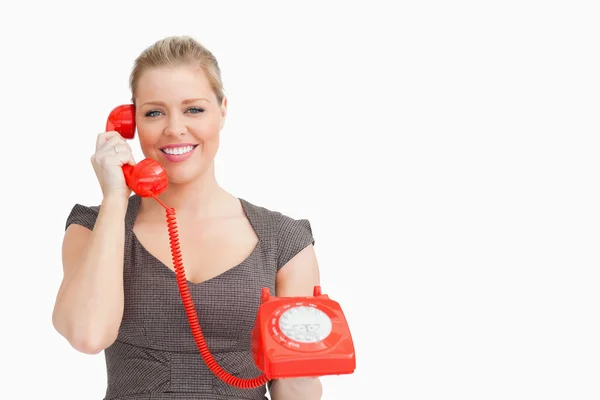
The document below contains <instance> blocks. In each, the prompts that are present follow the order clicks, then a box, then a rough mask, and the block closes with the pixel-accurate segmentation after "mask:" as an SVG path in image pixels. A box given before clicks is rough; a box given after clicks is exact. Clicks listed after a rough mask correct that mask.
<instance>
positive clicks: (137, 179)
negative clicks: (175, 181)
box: [123, 158, 169, 197]
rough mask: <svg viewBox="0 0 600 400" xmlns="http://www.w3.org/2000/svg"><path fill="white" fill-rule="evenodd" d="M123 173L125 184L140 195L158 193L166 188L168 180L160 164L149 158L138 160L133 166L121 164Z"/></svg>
mask: <svg viewBox="0 0 600 400" xmlns="http://www.w3.org/2000/svg"><path fill="white" fill-rule="evenodd" d="M123 173H124V175H125V183H126V184H127V186H128V187H129V188H130V189H131V190H132V191H133V192H134V193H135V194H137V195H139V196H141V197H154V196H158V195H160V194H161V193H162V192H164V191H165V190H166V189H167V186H168V182H169V180H168V177H167V173H166V171H165V170H164V168H163V167H162V165H160V164H159V163H158V162H156V161H154V160H152V159H150V158H146V159H144V160H142V161H140V162H139V163H137V164H136V165H135V166H134V167H132V166H131V165H129V164H125V165H123Z"/></svg>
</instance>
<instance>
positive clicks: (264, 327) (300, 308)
mask: <svg viewBox="0 0 600 400" xmlns="http://www.w3.org/2000/svg"><path fill="white" fill-rule="evenodd" d="M252 355H253V358H254V362H255V363H256V365H257V367H258V368H259V369H260V370H261V371H262V372H263V373H264V374H265V375H266V376H267V377H268V378H269V379H281V378H299V377H316V376H325V375H345V374H352V373H353V372H354V370H355V369H356V358H355V353H354V343H353V341H352V335H351V333H350V329H349V327H348V323H347V322H346V318H345V316H344V313H343V311H342V309H341V307H340V305H339V303H337V302H336V301H334V300H332V299H330V298H329V297H328V296H327V295H325V294H322V293H321V288H320V287H319V286H316V287H315V288H314V296H307V297H275V296H271V295H270V294H269V290H268V289H266V288H265V289H263V293H262V304H261V305H260V307H259V311H258V314H257V318H256V323H255V326H254V329H253V331H252Z"/></svg>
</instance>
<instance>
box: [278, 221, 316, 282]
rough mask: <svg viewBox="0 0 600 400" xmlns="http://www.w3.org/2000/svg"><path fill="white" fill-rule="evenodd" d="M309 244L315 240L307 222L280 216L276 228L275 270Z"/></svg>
mask: <svg viewBox="0 0 600 400" xmlns="http://www.w3.org/2000/svg"><path fill="white" fill-rule="evenodd" d="M311 244H312V245H314V244H315V239H314V238H313V233H312V228H311V226H310V222H309V221H308V220H306V219H294V218H291V217H288V216H286V215H281V217H280V218H279V223H278V227H277V270H278V271H279V269H280V268H281V267H283V266H284V265H285V264H286V263H287V262H288V261H290V260H291V259H292V258H293V257H294V256H295V255H296V254H298V253H299V252H300V251H302V250H303V249H304V248H306V246H308V245H311Z"/></svg>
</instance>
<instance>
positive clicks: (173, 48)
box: [129, 36, 225, 104]
mask: <svg viewBox="0 0 600 400" xmlns="http://www.w3.org/2000/svg"><path fill="white" fill-rule="evenodd" d="M182 65H194V66H199V67H200V68H202V70H203V71H204V73H205V74H206V76H207V77H208V81H209V83H210V86H211V88H212V90H213V92H214V93H215V95H216V96H217V100H218V101H219V104H221V102H222V101H223V98H224V97H225V94H224V89H223V83H222V81H221V69H220V68H219V63H218V62H217V59H216V58H215V56H214V55H213V54H212V53H211V52H210V51H209V50H208V49H207V48H206V47H204V46H202V45H201V44H200V43H199V42H198V41H196V40H195V39H193V38H191V37H189V36H169V37H166V38H164V39H161V40H159V41H157V42H156V43H154V44H153V45H151V46H150V47H148V48H146V49H145V50H144V51H143V52H142V53H141V54H140V55H139V56H138V58H136V60H135V62H134V65H133V69H132V71H131V75H130V77H129V87H130V89H131V101H132V102H134V103H135V95H136V93H137V88H138V83H139V80H140V77H141V76H142V74H143V73H144V72H145V71H146V70H148V69H150V68H156V67H178V66H182Z"/></svg>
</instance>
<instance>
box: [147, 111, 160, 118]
mask: <svg viewBox="0 0 600 400" xmlns="http://www.w3.org/2000/svg"><path fill="white" fill-rule="evenodd" d="M159 113H160V111H157V110H151V111H148V112H147V113H146V114H145V115H146V117H156V116H158V114H159Z"/></svg>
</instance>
